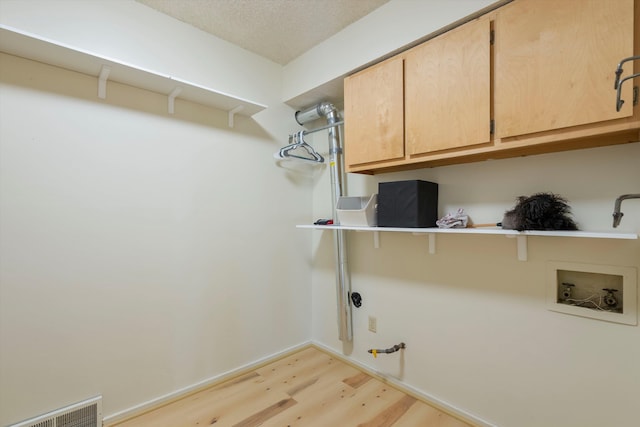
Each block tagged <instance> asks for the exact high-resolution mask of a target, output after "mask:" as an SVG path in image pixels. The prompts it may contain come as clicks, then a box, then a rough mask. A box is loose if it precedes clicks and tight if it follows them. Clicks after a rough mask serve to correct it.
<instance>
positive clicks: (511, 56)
mask: <svg viewBox="0 0 640 427" xmlns="http://www.w3.org/2000/svg"><path fill="white" fill-rule="evenodd" d="M495 31H496V47H495V49H496V58H495V110H496V111H495V112H496V114H495V123H496V136H497V138H507V137H513V136H516V135H526V134H531V133H535V132H543V131H549V130H555V129H562V128H567V127H571V126H578V125H585V124H591V123H598V122H602V121H606V120H614V119H620V118H624V117H630V116H631V115H632V114H633V111H632V105H631V104H632V103H631V102H627V103H625V105H624V106H623V108H622V111H620V112H616V109H615V91H614V90H613V83H614V78H615V74H614V71H615V67H616V65H617V64H618V62H620V60H621V59H623V58H626V57H629V56H632V55H633V0H615V1H602V0H562V1H548V0H542V1H541V0H537V1H531V0H525V1H522V0H519V1H515V2H513V3H511V4H508V5H506V6H504V7H502V8H501V9H499V10H498V11H497V14H496V23H495ZM631 86H632V85H631V84H627V85H626V87H624V88H623V90H624V92H623V98H624V99H627V100H628V99H631V98H632V88H631Z"/></svg>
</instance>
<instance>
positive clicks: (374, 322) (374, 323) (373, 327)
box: [369, 316, 378, 332]
mask: <svg viewBox="0 0 640 427" xmlns="http://www.w3.org/2000/svg"><path fill="white" fill-rule="evenodd" d="M369 330H370V331H371V332H378V319H376V318H375V317H373V316H369Z"/></svg>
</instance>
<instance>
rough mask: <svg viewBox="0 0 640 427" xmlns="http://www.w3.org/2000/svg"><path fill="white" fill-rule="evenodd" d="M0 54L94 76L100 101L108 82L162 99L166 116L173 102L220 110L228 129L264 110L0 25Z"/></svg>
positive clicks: (145, 70)
mask: <svg viewBox="0 0 640 427" xmlns="http://www.w3.org/2000/svg"><path fill="white" fill-rule="evenodd" d="M0 51H1V52H4V53H8V54H10V55H15V56H19V57H22V58H26V59H30V60H33V61H38V62H42V63H45V64H49V65H53V66H56V67H60V68H64V69H67V70H71V71H76V72H79V73H83V74H87V75H90V76H95V77H96V78H98V81H99V84H98V95H99V96H100V97H101V98H104V97H106V82H107V80H111V81H114V82H118V83H123V84H126V85H130V86H134V87H138V88H141V89H146V90H149V91H152V92H156V93H160V94H163V95H166V96H167V108H168V110H169V113H173V109H174V101H175V99H176V98H180V99H184V100H187V101H191V102H195V103H198V104H202V105H206V106H209V107H213V108H217V109H221V110H224V111H227V112H228V114H229V126H231V127H233V117H234V115H235V114H239V115H242V116H247V117H249V116H253V115H254V114H256V113H258V112H260V111H262V110H264V109H265V108H267V106H266V105H263V104H260V103H258V102H253V101H249V100H247V99H243V98H240V97H238V96H234V95H230V94H228V93H224V92H220V91H217V90H215V89H211V88H208V87H205V86H202V85H199V84H197V83H193V82H189V81H186V80H183V79H180V78H178V77H175V76H170V75H168V74H163V73H160V72H156V71H153V70H148V69H145V68H142V67H138V66H135V65H132V64H127V63H125V62H122V61H118V60H116V59H113V58H107V57H105V56H101V55H98V54H96V53H93V52H89V51H86V50H84V49H80V48H76V47H73V46H69V45H65V44H62V43H58V42H56V41H53V40H49V39H46V38H43V37H40V36H37V35H34V34H30V33H27V32H24V31H21V30H18V29H15V28H12V27H8V26H4V25H0Z"/></svg>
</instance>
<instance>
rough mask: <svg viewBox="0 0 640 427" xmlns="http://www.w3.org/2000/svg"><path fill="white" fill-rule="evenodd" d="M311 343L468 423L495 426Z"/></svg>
mask: <svg viewBox="0 0 640 427" xmlns="http://www.w3.org/2000/svg"><path fill="white" fill-rule="evenodd" d="M311 345H313V346H315V347H317V348H319V349H320V350H322V351H325V352H327V353H329V354H331V355H332V356H335V357H336V358H337V359H340V360H342V361H343V362H345V363H348V364H350V365H353V366H355V367H356V368H357V369H360V370H361V371H363V372H365V373H367V374H369V375H371V376H372V377H374V378H377V379H379V380H381V381H384V382H385V383H387V384H390V385H391V386H393V387H395V388H397V389H399V390H401V391H403V392H405V393H407V394H409V395H411V396H414V397H416V398H418V399H419V400H422V401H424V402H426V403H428V404H429V405H431V406H433V407H435V408H437V409H439V410H441V411H443V412H446V413H448V414H450V415H453V416H454V417H457V418H460V419H462V420H464V421H466V422H468V423H470V424H473V425H476V426H478V427H496V425H495V424H493V423H490V422H488V421H485V420H483V419H481V418H478V417H476V416H475V415H473V414H470V413H468V412H467V411H464V410H462V409H460V408H458V407H457V406H455V405H452V404H450V403H449V402H446V401H444V400H442V399H439V398H437V397H435V396H433V395H431V394H429V393H425V392H424V391H422V390H419V389H417V388H415V387H412V386H410V385H408V384H406V383H404V382H402V381H400V380H398V379H397V378H394V377H391V376H388V375H385V374H384V373H382V372H378V371H376V370H375V369H372V368H371V367H370V366H367V365H365V364H363V363H361V362H358V361H357V360H354V359H352V358H350V357H347V356H344V355H342V354H340V353H338V352H337V351H336V350H334V349H332V348H331V347H327V346H326V345H324V344H321V343H319V342H316V341H311Z"/></svg>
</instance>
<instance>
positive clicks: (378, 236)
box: [373, 231, 380, 249]
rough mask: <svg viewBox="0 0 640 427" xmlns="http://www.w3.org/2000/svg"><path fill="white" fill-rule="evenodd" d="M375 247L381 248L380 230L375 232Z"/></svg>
mask: <svg viewBox="0 0 640 427" xmlns="http://www.w3.org/2000/svg"><path fill="white" fill-rule="evenodd" d="M373 247H374V248H375V249H380V232H379V231H374V232H373Z"/></svg>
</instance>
